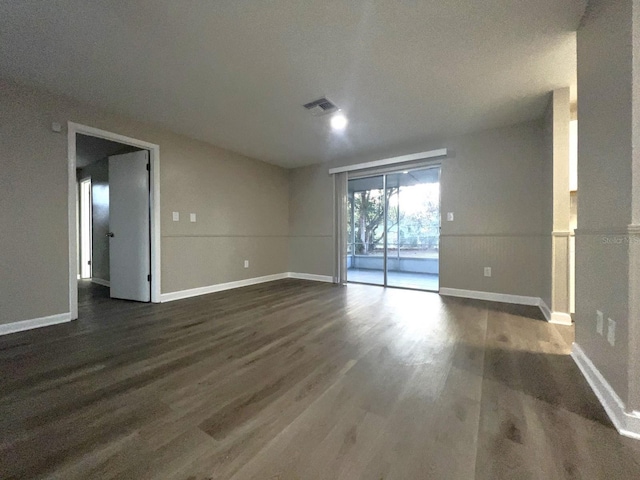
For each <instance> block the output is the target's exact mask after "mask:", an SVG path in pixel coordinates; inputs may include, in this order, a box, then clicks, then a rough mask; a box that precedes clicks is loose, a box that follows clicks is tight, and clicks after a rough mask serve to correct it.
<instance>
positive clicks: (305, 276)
mask: <svg viewBox="0 0 640 480" xmlns="http://www.w3.org/2000/svg"><path fill="white" fill-rule="evenodd" d="M283 278H297V279H300V280H311V281H314V282H329V283H332V282H333V277H330V276H327V275H314V274H311V273H295V272H284V273H276V274H274V275H265V276H264V277H255V278H247V279H245V280H238V281H235V282H227V283H218V284H216V285H208V286H206V287H198V288H191V289H189V290H180V291H177V292H170V293H163V294H162V295H160V302H162V303H164V302H172V301H174V300H181V299H183V298H191V297H197V296H199V295H206V294H208V293H215V292H222V291H224V290H232V289H234V288H241V287H248V286H250V285H257V284H259V283H266V282H273V281H274V280H282V279H283Z"/></svg>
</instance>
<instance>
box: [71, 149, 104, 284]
mask: <svg viewBox="0 0 640 480" xmlns="http://www.w3.org/2000/svg"><path fill="white" fill-rule="evenodd" d="M87 177H91V207H92V227H93V239H92V242H91V243H92V244H91V247H92V255H91V276H92V277H93V278H99V279H102V280H107V281H109V280H110V279H111V277H110V275H109V239H108V238H107V236H106V235H107V233H108V232H109V160H108V159H107V158H103V159H102V160H98V161H97V162H95V163H92V164H90V165H87V166H86V167H84V168H82V169H79V175H78V179H79V180H82V179H84V178H87Z"/></svg>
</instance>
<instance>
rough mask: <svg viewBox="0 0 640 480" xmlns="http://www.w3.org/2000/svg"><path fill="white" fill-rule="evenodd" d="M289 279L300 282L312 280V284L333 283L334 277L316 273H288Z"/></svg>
mask: <svg viewBox="0 0 640 480" xmlns="http://www.w3.org/2000/svg"><path fill="white" fill-rule="evenodd" d="M287 277H289V278H297V279H299V280H311V281H312V282H326V283H333V277H332V276H331V275H316V274H314V273H295V272H288V273H287Z"/></svg>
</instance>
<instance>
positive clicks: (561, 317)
mask: <svg viewBox="0 0 640 480" xmlns="http://www.w3.org/2000/svg"><path fill="white" fill-rule="evenodd" d="M549 322H550V323H555V324H556V325H571V324H572V323H573V319H572V318H571V315H570V314H568V313H563V312H552V313H551V319H550V320H549Z"/></svg>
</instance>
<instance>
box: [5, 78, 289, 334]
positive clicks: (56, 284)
mask: <svg viewBox="0 0 640 480" xmlns="http://www.w3.org/2000/svg"><path fill="white" fill-rule="evenodd" d="M0 92H1V94H0V142H1V143H0V171H1V172H2V175H0V204H1V205H3V208H2V209H0V225H2V229H3V234H2V235H0V271H1V272H2V275H0V323H10V322H15V321H20V320H25V319H31V318H38V317H43V316H47V315H54V314H58V313H64V312H68V311H69V305H68V298H69V292H68V288H69V286H68V272H69V265H68V256H69V253H68V252H69V250H68V248H69V244H68V222H67V136H66V128H65V129H63V132H62V133H55V132H52V131H51V123H52V122H54V121H55V122H59V123H61V124H62V125H65V126H66V122H67V121H74V122H77V123H81V124H84V125H89V126H92V127H95V128H100V129H104V130H107V131H110V132H114V133H118V134H121V135H126V136H129V137H134V138H138V139H140V140H143V141H147V142H150V143H155V144H159V145H160V159H161V167H160V176H161V178H160V188H161V224H162V239H161V243H162V286H161V287H162V292H163V293H165V292H172V291H177V290H183V289H188V288H194V287H201V286H207V285H212V284H215V283H221V282H230V281H236V280H241V279H244V278H252V277H258V276H262V275H269V274H275V273H282V272H284V271H286V270H287V267H288V221H289V194H288V173H287V171H286V170H284V169H282V168H280V167H276V166H273V165H269V164H266V163H263V162H259V161H257V160H253V159H249V158H246V157H243V156H241V155H237V154H234V153H231V152H228V151H226V150H223V149H220V148H216V147H214V146H211V145H209V144H206V143H203V142H199V141H195V140H192V139H189V138H187V137H184V136H181V135H177V134H174V133H171V132H169V131H167V130H164V129H162V128H160V127H157V126H153V125H149V124H145V123H142V122H139V121H136V120H132V119H129V118H124V117H121V116H118V115H112V114H109V113H107V112H103V111H100V110H96V109H94V108H90V107H87V106H85V105H81V104H79V103H77V102H75V101H72V100H69V99H66V98H63V97H59V96H55V95H50V94H48V93H45V92H42V91H39V90H34V89H31V88H26V87H21V86H17V85H15V84H13V83H10V82H4V81H0ZM25 179H29V181H28V182H27V181H25ZM172 211H179V212H180V213H181V219H180V222H172V220H171V212H172ZM190 212H194V213H196V214H197V215H198V222H197V223H190V222H189V221H188V217H189V215H188V214H189V213H190ZM244 259H248V260H249V261H250V262H251V263H250V268H249V269H244V268H243V260H244Z"/></svg>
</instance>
